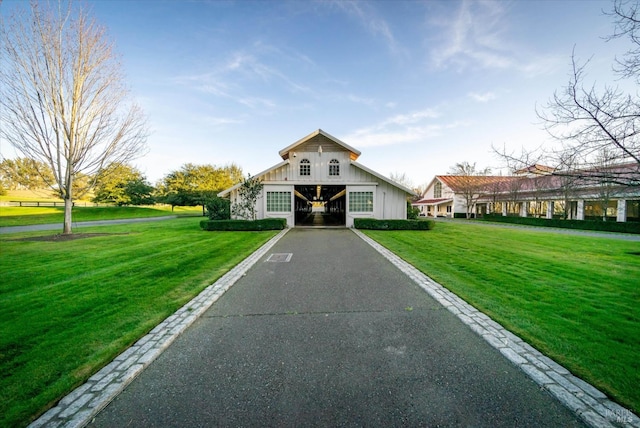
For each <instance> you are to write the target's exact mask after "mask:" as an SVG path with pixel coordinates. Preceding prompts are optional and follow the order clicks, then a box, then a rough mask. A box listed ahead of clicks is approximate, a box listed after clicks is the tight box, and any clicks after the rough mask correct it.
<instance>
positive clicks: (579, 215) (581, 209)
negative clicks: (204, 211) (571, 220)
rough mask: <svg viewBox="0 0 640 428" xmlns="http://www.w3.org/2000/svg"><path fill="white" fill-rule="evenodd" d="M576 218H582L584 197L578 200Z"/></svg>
mask: <svg viewBox="0 0 640 428" xmlns="http://www.w3.org/2000/svg"><path fill="white" fill-rule="evenodd" d="M576 220H584V199H580V200H578V213H577V214H576Z"/></svg>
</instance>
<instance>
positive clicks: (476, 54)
mask: <svg viewBox="0 0 640 428" xmlns="http://www.w3.org/2000/svg"><path fill="white" fill-rule="evenodd" d="M449 12H450V11H449ZM443 16H445V15H444V14H443V15H442V16H441V17H440V18H436V19H433V20H432V21H431V24H434V25H435V26H436V27H437V28H438V34H439V36H440V38H439V43H438V42H436V43H435V47H434V48H433V49H432V50H431V60H432V63H433V65H434V66H435V67H436V68H452V69H455V70H457V71H464V70H466V69H468V68H482V69H498V70H508V69H513V70H517V71H520V72H522V73H523V74H525V75H526V76H534V75H538V74H543V73H548V72H550V71H551V70H552V69H553V68H554V67H555V64H556V62H557V58H553V57H545V56H540V55H537V54H536V53H535V52H531V51H530V50H529V49H528V48H527V46H524V45H518V44H517V43H515V42H513V40H512V39H511V38H510V37H511V36H512V34H511V33H510V29H511V28H510V19H509V4H508V3H505V2H497V1H482V0H481V1H476V0H463V1H462V2H461V3H460V4H459V7H458V9H457V10H456V11H455V13H454V14H453V17H452V18H448V17H443Z"/></svg>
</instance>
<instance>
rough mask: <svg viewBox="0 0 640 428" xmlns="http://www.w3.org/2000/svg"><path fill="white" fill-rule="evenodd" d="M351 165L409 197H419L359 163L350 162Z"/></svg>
mask: <svg viewBox="0 0 640 428" xmlns="http://www.w3.org/2000/svg"><path fill="white" fill-rule="evenodd" d="M351 165H353V166H355V167H357V168H360V169H361V170H363V171H365V172H368V173H369V174H371V175H373V176H374V177H377V178H379V179H380V180H382V181H384V182H386V183H389V184H391V185H392V186H394V187H397V188H398V189H400V190H402V191H404V192H405V193H408V194H410V195H411V196H419V195H418V194H417V193H416V192H414V191H413V190H411V189H409V188H407V187H404V186H403V185H402V184H398V183H396V182H395V181H393V180H391V179H390V178H387V177H385V176H384V175H382V174H379V173H377V172H375V171H374V170H372V169H370V168H367V167H366V166H364V165H362V164H360V163H358V162H356V161H351Z"/></svg>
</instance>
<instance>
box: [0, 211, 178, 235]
mask: <svg viewBox="0 0 640 428" xmlns="http://www.w3.org/2000/svg"><path fill="white" fill-rule="evenodd" d="M173 218H178V216H177V215H168V216H161V217H143V218H124V219H120V220H95V221H79V222H75V221H74V222H73V224H72V226H73V228H74V229H75V228H77V227H91V226H108V225H111V224H127V223H143V222H147V221H160V220H169V219H173ZM41 230H60V231H62V222H60V223H49V224H33V225H28V226H4V227H0V235H1V234H5V233H18V232H38V231H41Z"/></svg>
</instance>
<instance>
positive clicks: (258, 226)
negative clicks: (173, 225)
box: [200, 218, 287, 231]
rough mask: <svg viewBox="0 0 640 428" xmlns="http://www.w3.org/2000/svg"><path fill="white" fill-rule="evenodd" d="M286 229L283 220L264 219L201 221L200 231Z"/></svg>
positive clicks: (285, 222)
mask: <svg viewBox="0 0 640 428" xmlns="http://www.w3.org/2000/svg"><path fill="white" fill-rule="evenodd" d="M285 227H287V220H286V219H284V218H265V219H262V220H202V221H201V222H200V228H201V229H202V230H209V231H211V230H217V231H221V230H222V231H239V230H282V229H284V228H285Z"/></svg>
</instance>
